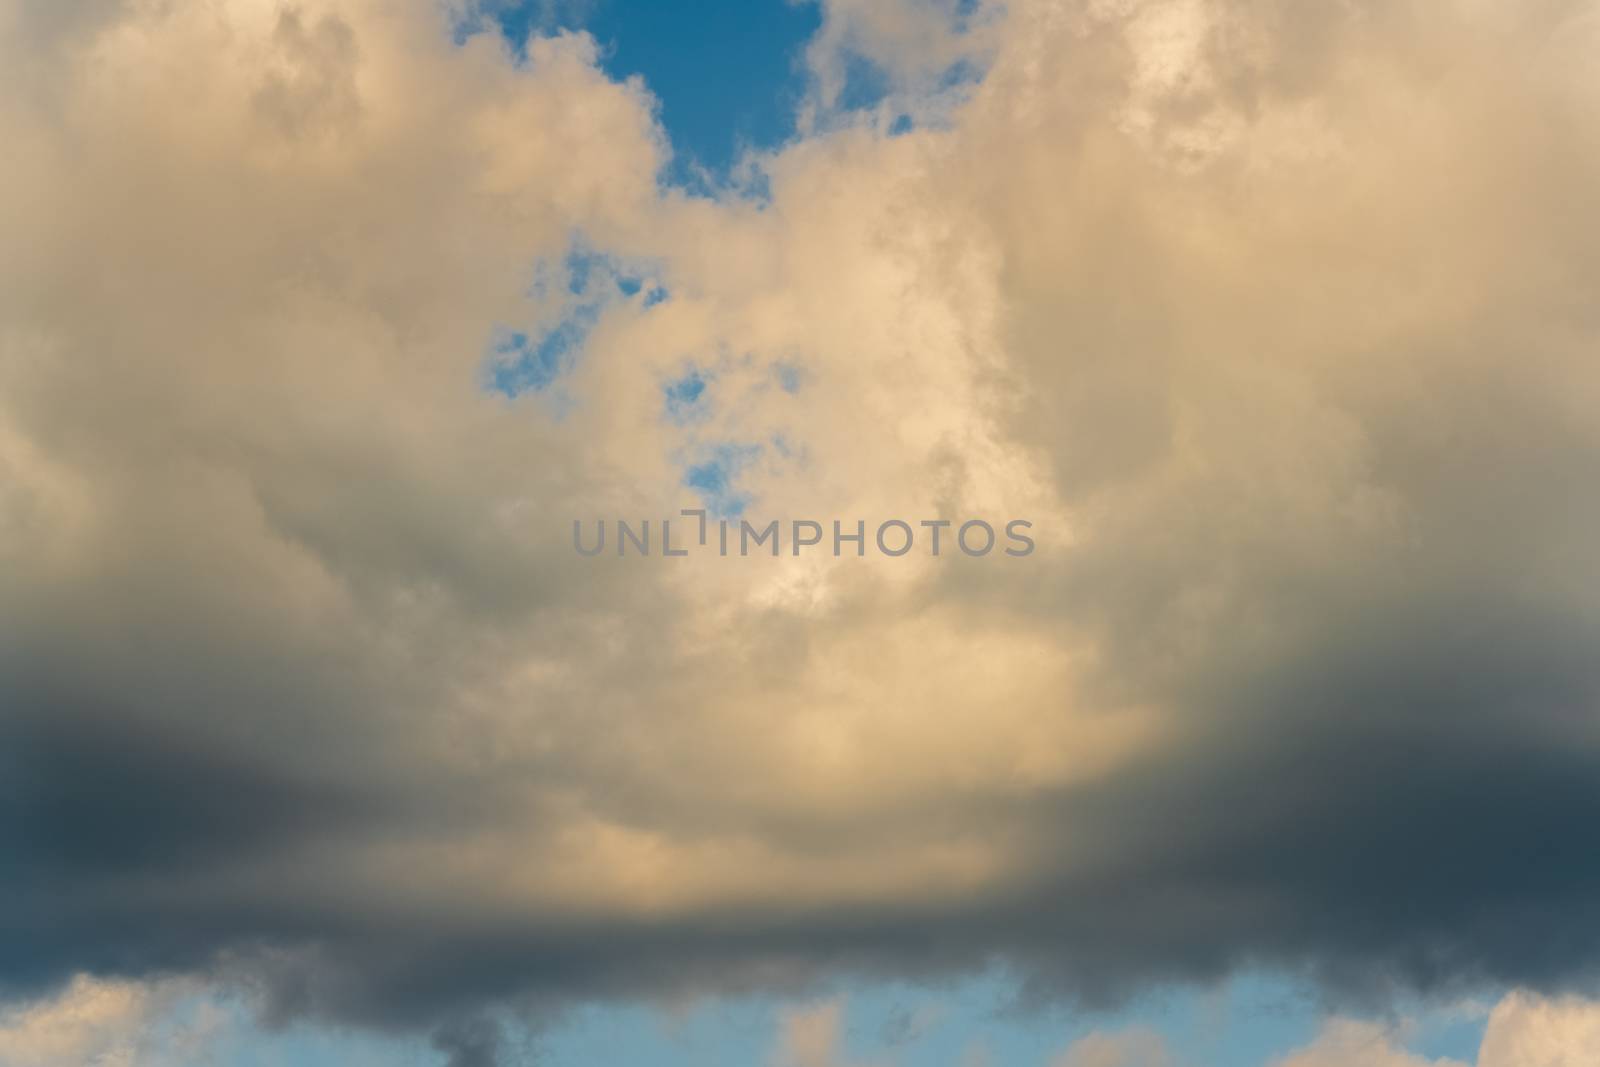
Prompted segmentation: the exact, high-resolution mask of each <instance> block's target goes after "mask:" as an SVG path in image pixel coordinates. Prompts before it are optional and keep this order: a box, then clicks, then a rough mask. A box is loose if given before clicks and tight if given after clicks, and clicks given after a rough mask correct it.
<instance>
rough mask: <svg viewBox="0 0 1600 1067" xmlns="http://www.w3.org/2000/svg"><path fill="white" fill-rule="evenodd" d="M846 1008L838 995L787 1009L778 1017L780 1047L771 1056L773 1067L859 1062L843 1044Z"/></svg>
mask: <svg viewBox="0 0 1600 1067" xmlns="http://www.w3.org/2000/svg"><path fill="white" fill-rule="evenodd" d="M844 1010H845V1004H844V1001H843V1000H842V999H840V998H835V999H832V1000H826V1001H821V1002H819V1003H816V1004H813V1005H811V1006H809V1007H803V1008H795V1009H792V1010H790V1011H787V1012H785V1013H784V1014H783V1016H782V1018H781V1019H780V1020H779V1026H778V1042H777V1048H776V1049H775V1050H774V1052H773V1056H772V1063H773V1065H774V1067H850V1065H851V1064H854V1063H855V1062H856V1061H854V1060H851V1059H848V1058H847V1057H846V1055H845V1053H844V1051H843V1049H842V1048H841V1047H840V1045H841V1037H840V1030H841V1029H842V1027H843V1022H844Z"/></svg>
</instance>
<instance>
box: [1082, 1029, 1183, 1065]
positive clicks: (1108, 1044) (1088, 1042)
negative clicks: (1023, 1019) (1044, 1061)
mask: <svg viewBox="0 0 1600 1067" xmlns="http://www.w3.org/2000/svg"><path fill="white" fill-rule="evenodd" d="M1172 1062H1173V1061H1172V1057H1171V1056H1170V1055H1169V1054H1168V1052H1167V1044H1166V1042H1165V1041H1164V1040H1163V1039H1162V1037H1161V1035H1160V1034H1157V1033H1153V1032H1150V1031H1145V1030H1125V1031H1121V1032H1118V1033H1093V1034H1090V1035H1089V1036H1088V1037H1083V1038H1079V1039H1078V1040H1077V1041H1074V1042H1073V1043H1072V1045H1071V1047H1069V1048H1068V1049H1067V1050H1066V1051H1065V1052H1063V1053H1062V1054H1061V1055H1060V1056H1058V1057H1056V1059H1055V1060H1054V1061H1052V1067H1168V1065H1169V1064H1171V1063H1172Z"/></svg>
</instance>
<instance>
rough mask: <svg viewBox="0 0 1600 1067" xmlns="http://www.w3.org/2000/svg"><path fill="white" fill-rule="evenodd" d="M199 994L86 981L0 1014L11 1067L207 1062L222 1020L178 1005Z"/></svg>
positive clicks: (1, 1053) (0, 1036)
mask: <svg viewBox="0 0 1600 1067" xmlns="http://www.w3.org/2000/svg"><path fill="white" fill-rule="evenodd" d="M186 993H192V990H185V989H184V988H182V987H181V986H180V985H175V984H173V983H155V984H140V983H132V982H105V981H97V980H95V979H91V978H87V977H83V976H80V977H78V978H76V979H74V980H73V982H72V983H71V984H70V985H69V986H68V987H67V988H66V989H64V990H62V991H61V992H60V993H59V995H57V996H55V997H54V998H50V999H44V1000H37V1001H30V1002H25V1003H22V1004H19V1005H12V1006H11V1007H9V1008H7V1009H6V1010H5V1011H4V1012H3V1013H0V1064H3V1065H4V1067H84V1065H86V1064H87V1065H94V1067H163V1065H166V1064H173V1065H176V1064H179V1063H194V1062H197V1061H199V1060H201V1059H204V1058H206V1056H207V1050H208V1049H209V1048H210V1047H211V1045H212V1043H213V1041H214V1040H215V1038H216V1032H217V1029H218V1027H219V1025H220V1022H221V1020H220V1016H218V1015H217V1014H216V1013H214V1012H210V1011H206V1010H204V1009H201V1010H198V1011H193V1012H190V1013H187V1014H182V1013H179V1012H178V1011H177V1010H176V1008H177V1004H178V1001H179V999H180V998H181V997H182V996H184V995H185V994H186Z"/></svg>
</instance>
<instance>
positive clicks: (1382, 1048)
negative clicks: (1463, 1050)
mask: <svg viewBox="0 0 1600 1067" xmlns="http://www.w3.org/2000/svg"><path fill="white" fill-rule="evenodd" d="M1401 1036H1402V1035H1401V1034H1399V1033H1397V1032H1396V1030H1395V1028H1393V1027H1386V1026H1383V1025H1380V1024H1377V1023H1371V1022H1363V1021H1358V1020H1353V1019H1338V1020H1334V1021H1333V1022H1330V1023H1329V1024H1328V1025H1327V1026H1326V1027H1324V1029H1323V1032H1322V1034H1321V1035H1320V1036H1319V1037H1318V1038H1317V1040H1316V1041H1315V1042H1313V1043H1312V1044H1311V1045H1310V1046H1308V1047H1307V1048H1305V1049H1302V1050H1300V1051H1298V1052H1295V1053H1292V1054H1291V1055H1289V1056H1287V1057H1284V1058H1283V1059H1280V1060H1276V1061H1274V1065H1273V1067H1463V1065H1461V1064H1459V1063H1458V1062H1457V1061H1455V1060H1450V1059H1437V1060H1434V1059H1429V1058H1427V1057H1425V1056H1419V1055H1417V1054H1415V1053H1412V1052H1409V1051H1407V1050H1406V1048H1405V1047H1404V1042H1403V1041H1402V1040H1401ZM1595 1049H1600V1006H1597V1005H1596V1003H1595V1002H1594V1001H1590V1000H1584V999H1582V998H1578V997H1559V998H1548V997H1540V996H1537V995H1534V994H1530V993H1526V992H1513V993H1510V994H1508V995H1507V996H1506V997H1504V998H1503V999H1502V1000H1501V1001H1500V1002H1499V1003H1498V1004H1496V1005H1495V1007H1494V1009H1493V1011H1491V1012H1490V1013H1489V1019H1488V1024H1487V1027H1486V1028H1485V1031H1484V1035H1483V1041H1482V1044H1481V1045H1480V1047H1479V1049H1478V1056H1477V1059H1476V1060H1475V1061H1474V1062H1475V1064H1476V1067H1578V1065H1580V1064H1586V1063H1589V1062H1591V1061H1592V1060H1593V1059H1594V1050H1595Z"/></svg>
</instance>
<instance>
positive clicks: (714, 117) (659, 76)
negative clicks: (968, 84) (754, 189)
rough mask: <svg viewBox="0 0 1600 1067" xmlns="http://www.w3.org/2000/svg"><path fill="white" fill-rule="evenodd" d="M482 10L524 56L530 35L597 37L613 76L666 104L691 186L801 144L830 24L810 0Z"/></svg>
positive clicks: (514, 1) (515, 0) (632, 0)
mask: <svg viewBox="0 0 1600 1067" xmlns="http://www.w3.org/2000/svg"><path fill="white" fill-rule="evenodd" d="M480 9H481V10H482V11H483V12H484V14H486V15H487V16H488V19H489V21H491V22H492V23H493V24H494V25H495V26H497V27H498V29H499V31H500V32H501V33H503V34H504V35H505V37H506V38H507V40H508V41H510V42H511V44H512V47H513V48H514V49H516V50H518V51H521V50H522V48H523V46H524V45H525V43H526V42H527V40H528V37H529V35H530V34H550V33H556V32H559V31H562V30H570V31H577V30H582V31H586V32H588V33H589V34H591V35H592V36H593V37H594V38H595V40H596V41H597V42H598V43H599V45H600V48H601V63H602V65H603V66H604V68H605V70H606V72H607V73H608V74H609V75H611V76H612V77H614V78H618V79H621V78H626V77H629V76H632V75H639V76H640V77H642V78H643V79H644V82H645V85H646V86H647V87H648V88H649V89H650V91H651V92H652V93H653V94H654V95H655V97H656V99H657V100H658V101H659V103H660V121H661V123H662V125H663V127H664V128H665V129H666V131H667V136H668V138H669V139H670V141H671V143H672V147H673V153H674V156H673V161H672V163H671V164H670V165H669V167H668V171H667V174H666V175H665V177H666V178H667V180H669V181H671V182H673V183H674V184H679V185H690V186H693V185H695V184H697V178H696V175H697V173H698V172H699V171H702V170H704V171H709V172H711V173H712V174H713V175H717V176H722V175H726V174H727V172H728V171H729V169H730V167H731V166H732V164H733V163H735V162H736V161H737V160H738V158H739V156H740V154H741V152H742V151H743V150H744V149H746V148H754V149H769V148H774V147H777V146H778V145H780V144H782V143H784V142H785V141H787V140H789V139H790V138H792V137H793V136H794V133H795V114H796V111H797V109H798V105H799V103H800V101H801V99H802V98H803V97H804V95H805V92H806V87H807V80H806V74H805V70H804V65H803V62H802V53H803V50H804V47H805V44H806V42H807V41H809V40H810V39H811V38H812V36H813V35H814V34H815V33H816V31H817V29H818V27H819V26H820V25H821V24H822V8H821V5H820V4H818V3H815V2H805V0H697V3H695V4H694V5H693V6H692V7H685V6H683V5H680V4H668V3H662V2H661V0H483V2H482V3H481V4H480ZM458 35H459V31H458Z"/></svg>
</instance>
